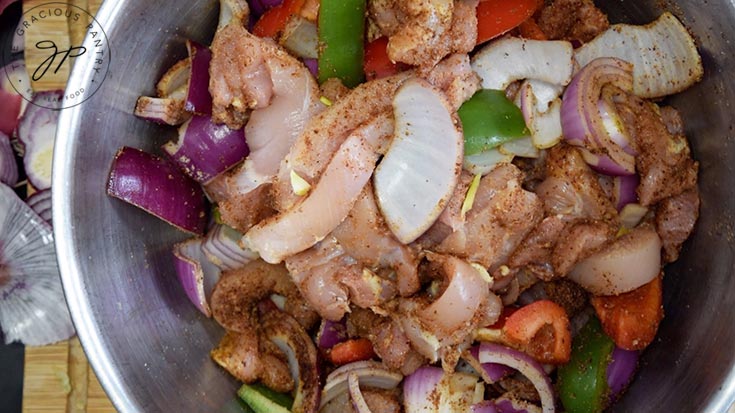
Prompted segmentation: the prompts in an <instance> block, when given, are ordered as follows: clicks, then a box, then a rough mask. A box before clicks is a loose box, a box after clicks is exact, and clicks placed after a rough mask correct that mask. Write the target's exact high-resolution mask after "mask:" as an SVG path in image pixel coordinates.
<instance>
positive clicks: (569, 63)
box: [472, 37, 574, 90]
mask: <svg viewBox="0 0 735 413" xmlns="http://www.w3.org/2000/svg"><path fill="white" fill-rule="evenodd" d="M573 55H574V53H573V49H572V45H571V43H569V42H566V41H539V40H529V39H521V38H517V37H504V38H502V39H500V40H497V41H494V42H492V43H490V44H489V45H487V46H485V47H483V48H482V49H481V50H480V51H479V52H477V54H475V56H474V57H473V58H472V69H473V70H474V71H475V72H476V73H477V74H478V75H479V76H480V78H481V79H482V87H483V88H485V89H494V90H505V88H507V87H508V85H510V84H511V83H513V82H514V81H516V80H522V79H537V80H542V81H544V82H547V83H551V84H555V85H566V84H567V83H569V80H570V79H571V78H572V73H573V70H574V60H573Z"/></svg>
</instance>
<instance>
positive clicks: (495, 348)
mask: <svg viewBox="0 0 735 413" xmlns="http://www.w3.org/2000/svg"><path fill="white" fill-rule="evenodd" d="M478 359H479V361H480V363H498V364H504V365H506V366H508V367H511V368H514V369H516V370H518V371H519V372H520V373H521V374H523V375H524V376H526V378H527V379H528V380H530V381H531V383H533V385H534V387H536V391H538V394H539V397H540V398H541V409H542V410H543V412H544V413H553V412H554V411H555V405H554V390H553V388H552V387H551V380H549V376H548V375H547V374H546V371H544V368H543V366H542V365H541V364H540V363H539V362H537V361H536V360H534V359H533V358H531V356H529V355H527V354H525V353H522V352H520V351H518V350H514V349H511V348H508V347H505V346H501V345H499V344H493V343H481V344H480V351H479V355H478Z"/></svg>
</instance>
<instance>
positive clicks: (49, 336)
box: [0, 184, 74, 346]
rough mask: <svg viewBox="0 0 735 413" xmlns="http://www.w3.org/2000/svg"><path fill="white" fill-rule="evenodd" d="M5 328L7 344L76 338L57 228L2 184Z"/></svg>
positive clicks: (0, 272)
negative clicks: (57, 245) (61, 269)
mask: <svg viewBox="0 0 735 413" xmlns="http://www.w3.org/2000/svg"><path fill="white" fill-rule="evenodd" d="M0 326H2V329H3V332H4V334H5V342H6V343H12V342H13V341H20V342H22V343H25V344H26V345H32V346H41V345H46V344H50V343H54V342H57V341H61V340H66V339H67V338H69V337H71V336H72V335H74V326H73V325H72V322H71V317H70V315H69V310H68V309H67V307H66V300H65V299H64V292H63V290H62V288H61V278H60V276H59V268H58V266H57V263H56V251H55V249H54V239H53V234H52V233H51V228H50V227H49V226H48V224H47V223H46V222H44V221H43V220H42V219H41V218H40V217H39V216H38V215H36V214H35V213H34V212H33V211H32V210H31V208H30V207H29V206H28V205H26V204H25V203H24V202H23V201H22V200H21V199H20V198H18V196H17V195H16V194H15V192H14V191H13V190H12V189H11V188H10V187H8V186H6V185H4V184H0Z"/></svg>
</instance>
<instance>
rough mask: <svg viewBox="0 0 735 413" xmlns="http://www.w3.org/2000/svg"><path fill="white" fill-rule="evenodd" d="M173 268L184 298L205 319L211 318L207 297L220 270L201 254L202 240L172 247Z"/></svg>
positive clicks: (192, 240) (191, 240) (193, 240)
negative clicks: (187, 299)
mask: <svg viewBox="0 0 735 413" xmlns="http://www.w3.org/2000/svg"><path fill="white" fill-rule="evenodd" d="M173 254H174V268H175V269H176V274H177V275H178V277H179V282H180V283H181V286H182V287H183V288H184V292H186V296H187V297H189V300H190V301H191V302H192V304H194V306H195V307H196V308H197V309H198V310H199V311H201V312H202V314H204V315H205V316H207V317H211V316H212V312H211V310H210V308H209V302H208V300H207V297H208V296H209V294H211V292H212V290H213V289H214V285H215V284H216V283H217V280H219V277H220V274H221V273H220V270H219V268H217V267H216V266H215V265H214V264H212V263H210V262H209V260H207V259H206V257H205V256H204V254H203V253H202V239H201V238H192V239H190V240H188V241H184V242H180V243H178V244H176V245H174V251H173Z"/></svg>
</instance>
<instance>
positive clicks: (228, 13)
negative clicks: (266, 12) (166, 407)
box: [217, 0, 262, 30]
mask: <svg viewBox="0 0 735 413" xmlns="http://www.w3.org/2000/svg"><path fill="white" fill-rule="evenodd" d="M255 2H256V1H252V0H251V1H250V2H248V1H247V0H220V2H219V24H218V25H217V30H219V29H221V28H223V27H225V26H227V25H228V24H230V23H233V24H238V25H240V26H244V25H245V23H247V22H246V21H245V18H246V17H247V16H248V14H250V13H251V12H252V13H255V12H254V11H253V9H252V7H253V6H252V4H253V3H255ZM248 3H250V4H251V6H248ZM260 14H262V13H260ZM260 14H258V16H260ZM251 17H252V16H251Z"/></svg>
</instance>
